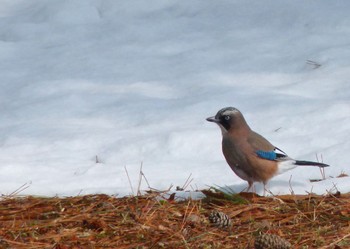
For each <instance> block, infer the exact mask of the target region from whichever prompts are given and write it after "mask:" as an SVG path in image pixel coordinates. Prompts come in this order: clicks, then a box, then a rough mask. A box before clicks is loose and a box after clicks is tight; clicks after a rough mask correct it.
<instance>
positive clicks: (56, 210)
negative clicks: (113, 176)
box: [0, 193, 350, 249]
mask: <svg viewBox="0 0 350 249" xmlns="http://www.w3.org/2000/svg"><path fill="white" fill-rule="evenodd" d="M237 197H238V198H239V199H240V200H244V201H241V202H233V201H232V200H227V199H224V198H222V199H220V198H218V196H208V197H207V198H206V199H203V200H186V201H180V202H175V201H169V200H163V199H160V198H157V196H155V195H154V194H150V195H146V196H141V197H123V198H116V197H113V196H108V195H87V196H77V197H67V198H58V197H54V198H41V197H31V196H29V197H2V199H1V201H0V248H36V249H40V248H55V249H66V248H75V249H78V248H203V249H204V248H205V249H207V248H248V249H251V248H254V244H256V245H257V244H259V246H261V245H265V244H266V243H267V242H266V243H265V242H264V241H277V240H278V241H279V240H280V241H282V242H283V243H285V244H288V243H290V244H291V245H292V247H291V248H350V199H349V197H350V195H349V194H340V193H337V194H334V195H327V196H317V195H311V194H310V195H305V196H297V195H286V196H277V197H259V196H256V195H239V196H238V195H237ZM210 215H212V218H211V219H212V221H213V220H214V221H215V222H216V224H228V225H227V226H223V225H215V224H213V223H211V221H209V216H210ZM213 215H214V218H215V219H213ZM220 219H222V221H220ZM220 222H222V223H220ZM265 234H268V235H269V234H271V236H264V235H265ZM261 238H265V240H264V241H263V242H260V241H257V243H255V241H256V240H261ZM273 243H275V244H278V243H277V242H273ZM259 248H262V247H259ZM266 248H270V247H266ZM271 248H272V247H271Z"/></svg>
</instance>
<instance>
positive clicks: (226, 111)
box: [219, 107, 239, 115]
mask: <svg viewBox="0 0 350 249" xmlns="http://www.w3.org/2000/svg"><path fill="white" fill-rule="evenodd" d="M219 112H220V113H221V115H232V114H235V113H238V112H239V111H238V110H237V109H236V108H234V107H229V108H225V109H222V110H221V111H219Z"/></svg>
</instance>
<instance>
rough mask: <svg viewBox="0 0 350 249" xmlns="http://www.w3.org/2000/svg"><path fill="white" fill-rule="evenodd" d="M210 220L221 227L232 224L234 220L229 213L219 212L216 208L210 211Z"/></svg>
mask: <svg viewBox="0 0 350 249" xmlns="http://www.w3.org/2000/svg"><path fill="white" fill-rule="evenodd" d="M209 221H210V223H213V225H215V226H217V227H220V228H226V227H230V226H232V221H231V219H230V217H229V216H228V215H227V214H224V213H223V212H219V211H216V210H214V211H212V212H211V213H210V215H209Z"/></svg>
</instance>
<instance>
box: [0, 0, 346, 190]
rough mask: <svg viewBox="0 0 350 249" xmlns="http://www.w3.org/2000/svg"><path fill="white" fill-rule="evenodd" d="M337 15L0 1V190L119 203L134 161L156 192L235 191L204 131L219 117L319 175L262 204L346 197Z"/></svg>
mask: <svg viewBox="0 0 350 249" xmlns="http://www.w3.org/2000/svg"><path fill="white" fill-rule="evenodd" d="M349 8H350V2H349V1H347V0H339V1H336V2H332V1H259V0H248V1H247V0H235V1H228V0H227V1H225V0H224V1H200V0H192V1H161V0H152V1H134V0H130V1H115V0H84V1H74V0H52V1H47V0H0V20H1V21H0V58H1V59H0V75H1V81H0V84H1V90H0V108H1V109H0V111H1V112H0V113H1V115H0V158H1V163H0V186H1V188H0V193H1V194H5V195H6V194H11V193H13V192H14V191H15V192H16V190H18V188H20V187H21V186H22V185H23V184H24V186H26V187H28V188H26V189H24V190H22V192H21V194H25V195H27V194H33V195H45V196H54V195H59V196H70V195H73V196H74V195H78V194H94V193H106V194H116V195H119V196H123V195H128V194H132V193H136V190H137V188H138V184H139V181H138V179H139V177H140V165H141V164H142V165H143V166H142V172H143V174H144V176H145V177H146V178H147V180H148V183H149V185H150V187H152V188H156V189H159V190H165V189H167V188H169V186H170V185H173V186H174V187H173V188H172V190H174V189H175V187H176V186H180V187H182V186H183V185H184V184H185V182H186V179H187V178H188V177H189V178H190V179H193V180H192V181H191V182H190V184H189V186H188V187H187V190H197V189H203V188H207V187H208V186H221V187H226V186H228V187H229V188H231V189H233V190H234V191H241V190H242V189H243V188H245V187H246V186H247V183H246V182H245V181H243V180H241V179H240V178H239V177H237V176H236V175H235V174H234V173H233V172H232V171H231V169H230V168H229V167H228V165H227V164H226V162H225V159H224V157H223V155H222V152H221V132H220V129H219V127H217V126H216V125H214V124H213V123H209V122H207V121H206V120H205V119H206V118H207V117H209V116H213V115H215V114H216V112H217V111H218V110H219V109H221V108H222V107H226V106H234V107H236V108H238V109H239V110H241V111H242V113H243V114H244V116H245V117H246V120H247V122H248V123H249V125H250V126H251V128H252V129H254V130H255V131H256V132H258V133H260V134H262V135H263V136H264V137H266V138H267V139H269V140H270V141H271V142H272V143H273V144H274V145H275V146H277V147H279V148H280V149H282V150H283V151H285V152H286V153H288V155H289V156H290V157H292V158H295V159H302V160H313V161H317V158H316V156H317V157H318V160H319V161H321V160H323V162H325V163H327V164H330V165H331V166H330V167H328V168H326V170H325V176H326V178H327V179H326V180H324V181H320V182H310V179H320V178H322V175H321V173H320V170H319V169H318V168H317V167H298V168H295V169H293V170H290V171H288V172H285V173H284V174H282V175H279V176H276V177H274V178H273V179H272V180H271V181H270V182H269V184H268V188H269V189H270V191H271V192H272V193H273V194H289V193H291V192H294V193H296V194H305V193H308V192H314V193H317V194H325V193H327V192H328V191H340V192H348V191H350V181H349V178H348V177H344V178H337V176H338V175H340V174H341V173H346V174H350V169H349V167H350V156H349V155H350V59H349V58H350V15H349V11H348V10H349ZM96 157H97V160H98V163H96ZM126 172H127V173H128V175H129V178H130V182H131V184H132V188H131V187H130V184H129V180H128V176H127V174H126ZM140 189H141V190H147V189H148V185H147V183H146V180H145V179H144V178H143V179H142V182H141V186H140ZM256 191H257V192H258V193H262V192H263V187H262V185H261V184H256Z"/></svg>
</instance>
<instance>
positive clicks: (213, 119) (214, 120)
mask: <svg viewBox="0 0 350 249" xmlns="http://www.w3.org/2000/svg"><path fill="white" fill-rule="evenodd" d="M207 121H209V122H214V123H219V122H220V120H219V119H216V118H215V116H214V117H209V118H207Z"/></svg>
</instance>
